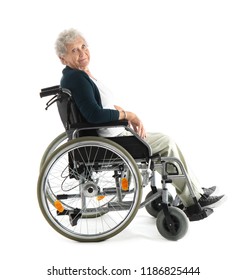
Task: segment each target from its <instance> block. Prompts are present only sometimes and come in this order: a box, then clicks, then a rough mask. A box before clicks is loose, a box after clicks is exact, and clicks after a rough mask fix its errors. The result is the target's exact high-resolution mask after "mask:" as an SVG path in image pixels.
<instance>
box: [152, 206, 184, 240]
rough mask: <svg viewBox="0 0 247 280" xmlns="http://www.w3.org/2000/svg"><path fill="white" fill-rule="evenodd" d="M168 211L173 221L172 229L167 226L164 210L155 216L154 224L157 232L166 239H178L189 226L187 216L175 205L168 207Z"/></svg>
mask: <svg viewBox="0 0 247 280" xmlns="http://www.w3.org/2000/svg"><path fill="white" fill-rule="evenodd" d="M169 213H170V216H171V219H172V221H173V223H174V231H171V230H170V228H169V227H168V223H167V221H166V218H165V214H164V211H163V210H161V211H160V212H159V214H158V216H157V220H156V226H157V229H158V231H159V233H160V234H161V235H162V236H163V237H165V238H166V239H168V240H173V241H176V240H179V239H181V238H183V237H184V236H185V234H186V233H187V231H188V228H189V222H188V218H187V217H186V215H185V213H184V212H183V211H182V210H180V209H179V208H176V207H169Z"/></svg>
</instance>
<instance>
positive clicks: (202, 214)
mask: <svg viewBox="0 0 247 280" xmlns="http://www.w3.org/2000/svg"><path fill="white" fill-rule="evenodd" d="M184 212H185V214H186V215H187V217H188V218H189V220H190V221H191V222H193V221H199V220H202V219H205V218H207V217H208V216H209V215H211V214H212V213H213V212H214V210H213V209H212V208H202V209H201V210H200V211H199V212H194V213H193V212H192V211H191V209H188V208H187V209H186V210H185V211H184Z"/></svg>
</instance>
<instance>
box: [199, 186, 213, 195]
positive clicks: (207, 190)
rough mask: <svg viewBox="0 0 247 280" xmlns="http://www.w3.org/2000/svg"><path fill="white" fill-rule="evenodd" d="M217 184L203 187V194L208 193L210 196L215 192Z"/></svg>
mask: <svg viewBox="0 0 247 280" xmlns="http://www.w3.org/2000/svg"><path fill="white" fill-rule="evenodd" d="M216 188H217V187H216V186H213V187H211V188H202V189H203V194H205V195H207V196H210V195H211V194H212V193H214V192H215V190H216Z"/></svg>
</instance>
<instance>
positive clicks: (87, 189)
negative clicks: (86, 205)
mask: <svg viewBox="0 0 247 280" xmlns="http://www.w3.org/2000/svg"><path fill="white" fill-rule="evenodd" d="M81 192H82V194H83V195H84V196H85V197H94V196H96V195H98V192H99V190H98V186H97V185H96V184H95V183H94V182H87V183H85V184H82V186H81Z"/></svg>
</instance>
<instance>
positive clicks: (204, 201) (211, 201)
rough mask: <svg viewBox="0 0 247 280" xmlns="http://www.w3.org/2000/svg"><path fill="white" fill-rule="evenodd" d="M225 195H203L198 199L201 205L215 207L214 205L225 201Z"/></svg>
mask: <svg viewBox="0 0 247 280" xmlns="http://www.w3.org/2000/svg"><path fill="white" fill-rule="evenodd" d="M223 197H225V196H224V195H220V196H207V195H202V197H201V198H200V199H199V200H198V202H199V204H200V205H201V207H210V208H214V207H217V206H219V204H221V203H222V202H223V201H224V199H223Z"/></svg>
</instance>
